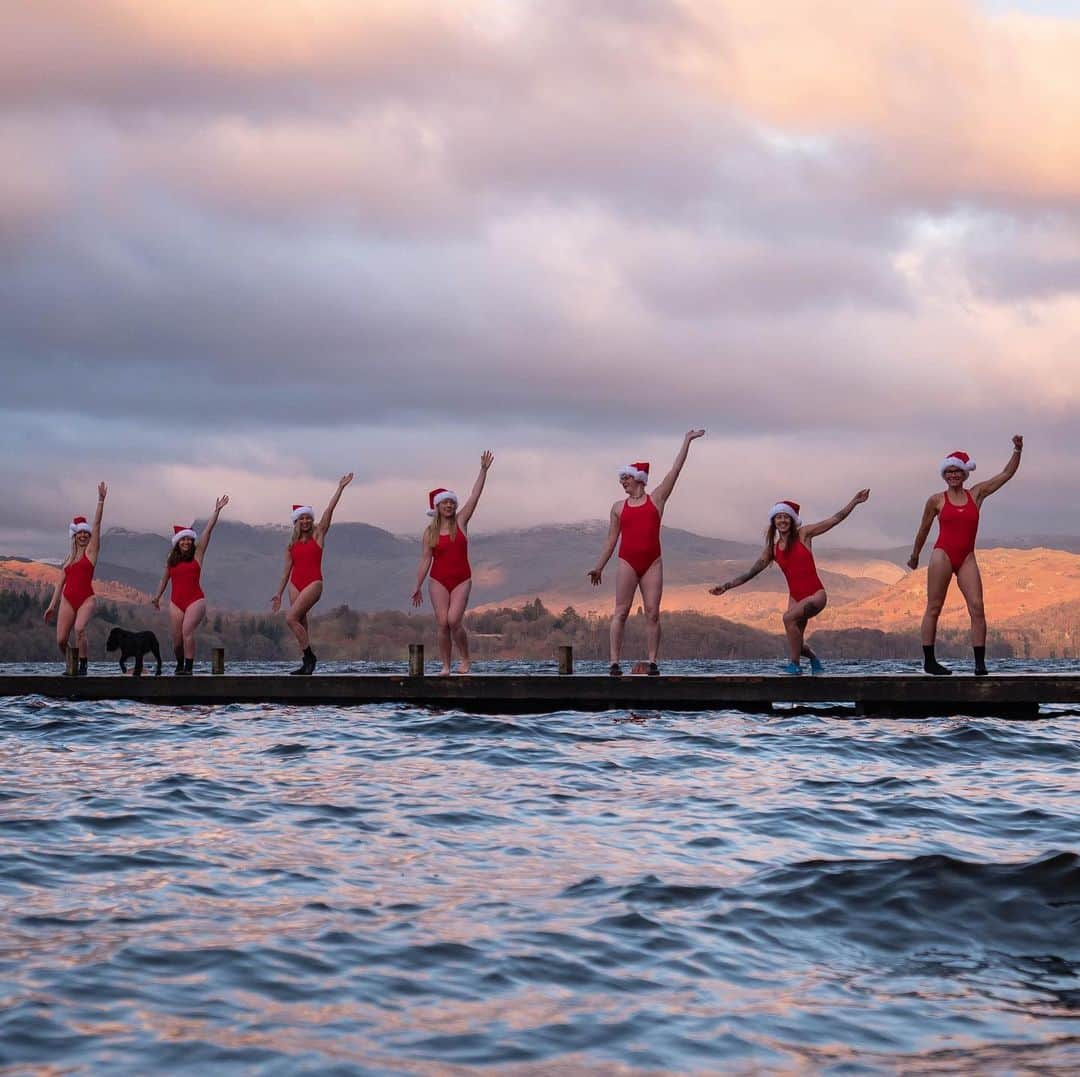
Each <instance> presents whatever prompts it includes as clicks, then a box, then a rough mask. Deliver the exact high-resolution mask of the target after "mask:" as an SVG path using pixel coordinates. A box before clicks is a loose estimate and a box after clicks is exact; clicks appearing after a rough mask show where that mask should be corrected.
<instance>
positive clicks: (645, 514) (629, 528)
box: [619, 494, 660, 578]
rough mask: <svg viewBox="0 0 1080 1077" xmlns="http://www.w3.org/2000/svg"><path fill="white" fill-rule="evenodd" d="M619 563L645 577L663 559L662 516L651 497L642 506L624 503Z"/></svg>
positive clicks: (628, 500) (621, 513) (620, 527)
mask: <svg viewBox="0 0 1080 1077" xmlns="http://www.w3.org/2000/svg"><path fill="white" fill-rule="evenodd" d="M619 531H620V533H621V535H622V541H621V542H620V543H619V560H620V561H625V562H626V563H627V564H628V565H629V566H630V567H631V568H632V569H633V570H634V571H635V572H636V573H637V574H638V577H639V578H640V577H642V576H644V575H645V573H646V572H648V571H649V569H650V568H652V567H653V565H654V564H655V563H656V561H658V560H659V559H660V513H659V511H658V510H657V508H656V506H655V505H654V504H653V499H652V498H651V497H649V495H648V494H646V495H645V501H644V503H642V504H641V505H637V506H632V505H631V504H630V499H629V498H627V499H626V500H625V501H624V502H623V507H622V512H620V513H619Z"/></svg>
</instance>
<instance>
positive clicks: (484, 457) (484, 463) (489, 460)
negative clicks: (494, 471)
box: [480, 449, 495, 471]
mask: <svg viewBox="0 0 1080 1077" xmlns="http://www.w3.org/2000/svg"><path fill="white" fill-rule="evenodd" d="M493 463H495V454H494V453H493V452H492V451H491V450H490V449H485V450H484V451H483V452H482V453H481V454H480V469H481V470H482V471H487V469H488V468H489V467H491V465H492V464H493Z"/></svg>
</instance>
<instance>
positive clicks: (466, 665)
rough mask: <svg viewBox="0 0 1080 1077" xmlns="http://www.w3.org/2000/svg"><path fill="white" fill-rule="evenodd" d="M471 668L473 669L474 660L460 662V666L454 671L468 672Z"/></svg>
mask: <svg viewBox="0 0 1080 1077" xmlns="http://www.w3.org/2000/svg"><path fill="white" fill-rule="evenodd" d="M471 669H472V662H458V667H457V669H455V670H454V672H455V673H468V672H469V671H470V670H471Z"/></svg>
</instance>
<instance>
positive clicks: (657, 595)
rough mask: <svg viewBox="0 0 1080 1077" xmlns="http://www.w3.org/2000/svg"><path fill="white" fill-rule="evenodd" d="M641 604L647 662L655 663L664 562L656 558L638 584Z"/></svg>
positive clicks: (657, 647)
mask: <svg viewBox="0 0 1080 1077" xmlns="http://www.w3.org/2000/svg"><path fill="white" fill-rule="evenodd" d="M638 586H639V587H640V588H641V603H642V605H643V606H644V607H645V632H646V640H647V644H648V650H649V661H650V662H655V661H656V656H657V654H658V653H659V651H660V599H661V598H662V597H663V594H664V562H663V560H662V559H661V558H659V557H658V558H657V559H656V560H655V561H654V562H653V563H652V564H651V565H650V566H649V567H648V568H647V569H646V570H645V575H644V576H642V577H641V579H640V581H639V582H638Z"/></svg>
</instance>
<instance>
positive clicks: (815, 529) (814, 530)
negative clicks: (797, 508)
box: [800, 490, 870, 542]
mask: <svg viewBox="0 0 1080 1077" xmlns="http://www.w3.org/2000/svg"><path fill="white" fill-rule="evenodd" d="M869 497H870V491H869V490H860V491H859V492H858V493H857V494H856V495H855V496H854V497H853V498H852V499H851V500H850V501H849V502H848V503H847V504H846V505H845V506H844V507H843V508H842V509H840V511H839V512H834V513H833V514H832V515H831V516H830V517H829V518H828V519H826V520H821V521H819V522H818V523H816V524H806V525H805V526H804V527H802V528H801V529H800V537H801V538H802V540H803V542H809V541H810V539H813V538H817V537H818V535H824V534H825V532H826V531H831V530H832V529H833V528H834V527H835V526H836V525H837V524H838V523H841V522H842V521H843V520H846V519H847V518H848V517H849V516H850V515H851V513H852V510H853V509H854V508H855V506H856V505H861V504H862V503H863V502H864V501H866V500H868V499H869Z"/></svg>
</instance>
